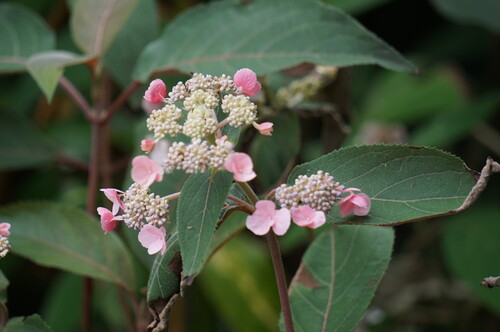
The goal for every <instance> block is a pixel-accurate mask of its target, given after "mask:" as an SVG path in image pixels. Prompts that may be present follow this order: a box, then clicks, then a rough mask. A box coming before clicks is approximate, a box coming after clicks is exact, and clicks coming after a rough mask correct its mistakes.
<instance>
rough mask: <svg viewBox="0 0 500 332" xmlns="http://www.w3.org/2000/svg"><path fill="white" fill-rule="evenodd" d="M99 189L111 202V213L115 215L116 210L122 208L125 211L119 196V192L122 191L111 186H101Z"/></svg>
mask: <svg viewBox="0 0 500 332" xmlns="http://www.w3.org/2000/svg"><path fill="white" fill-rule="evenodd" d="M101 191H102V192H103V193H104V195H106V197H107V198H108V199H109V200H110V201H111V203H113V208H112V211H113V214H114V215H116V214H117V213H118V210H119V209H120V208H122V210H123V211H125V204H124V203H123V202H122V199H121V198H120V194H122V193H123V191H121V190H117V189H113V188H103V189H101Z"/></svg>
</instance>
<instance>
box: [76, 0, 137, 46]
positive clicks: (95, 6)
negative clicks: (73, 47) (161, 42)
mask: <svg viewBox="0 0 500 332" xmlns="http://www.w3.org/2000/svg"><path fill="white" fill-rule="evenodd" d="M137 3H138V0H78V1H77V2H76V3H75V4H74V5H73V10H72V15H71V22H70V23H71V33H72V36H73V39H74V40H75V43H76V44H77V45H78V46H79V47H80V48H81V49H82V50H83V51H84V52H85V53H87V54H92V55H99V54H101V53H103V52H104V51H105V50H106V49H107V48H108V47H109V46H110V44H111V43H112V42H113V40H114V38H115V37H116V35H117V34H118V32H119V30H120V28H121V27H122V26H123V24H125V22H126V21H127V19H128V18H129V16H130V14H131V13H132V11H133V10H134V8H135V7H136V6H137Z"/></svg>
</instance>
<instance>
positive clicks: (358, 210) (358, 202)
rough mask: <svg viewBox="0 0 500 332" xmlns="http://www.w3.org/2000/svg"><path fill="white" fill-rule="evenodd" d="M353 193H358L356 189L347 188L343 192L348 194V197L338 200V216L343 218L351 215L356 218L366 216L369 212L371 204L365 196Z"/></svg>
mask: <svg viewBox="0 0 500 332" xmlns="http://www.w3.org/2000/svg"><path fill="white" fill-rule="evenodd" d="M353 191H359V189H358V188H347V189H344V190H343V192H349V193H350V195H349V196H346V197H344V198H342V199H341V200H340V215H341V216H342V217H345V216H347V215H349V214H351V213H354V214H355V215H357V216H366V215H367V214H368V212H369V211H370V207H371V202H370V197H368V195H367V194H364V193H359V194H354V193H353Z"/></svg>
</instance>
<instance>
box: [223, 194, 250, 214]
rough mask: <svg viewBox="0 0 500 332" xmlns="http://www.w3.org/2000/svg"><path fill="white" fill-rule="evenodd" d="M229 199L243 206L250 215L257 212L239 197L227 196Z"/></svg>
mask: <svg viewBox="0 0 500 332" xmlns="http://www.w3.org/2000/svg"><path fill="white" fill-rule="evenodd" d="M227 198H228V199H230V200H232V201H233V202H236V203H238V204H240V205H241V206H243V207H244V208H245V210H246V211H248V213H250V214H252V213H253V211H255V208H254V207H253V206H252V205H250V204H248V203H247V202H245V201H244V200H242V199H239V198H238V197H235V196H233V195H227Z"/></svg>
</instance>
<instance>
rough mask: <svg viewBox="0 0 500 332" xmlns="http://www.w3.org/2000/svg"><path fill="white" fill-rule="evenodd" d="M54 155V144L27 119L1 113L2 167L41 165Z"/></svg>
mask: <svg viewBox="0 0 500 332" xmlns="http://www.w3.org/2000/svg"><path fill="white" fill-rule="evenodd" d="M54 156H55V149H54V146H53V145H52V144H50V143H49V141H48V140H47V139H45V137H44V136H43V135H42V134H41V133H40V132H39V131H38V130H37V128H35V127H34V126H33V125H31V124H30V123H29V122H28V121H27V120H25V119H23V118H21V117H16V116H13V115H9V114H0V169H22V168H28V167H34V166H39V165H41V164H46V163H50V162H51V161H53V160H54Z"/></svg>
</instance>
